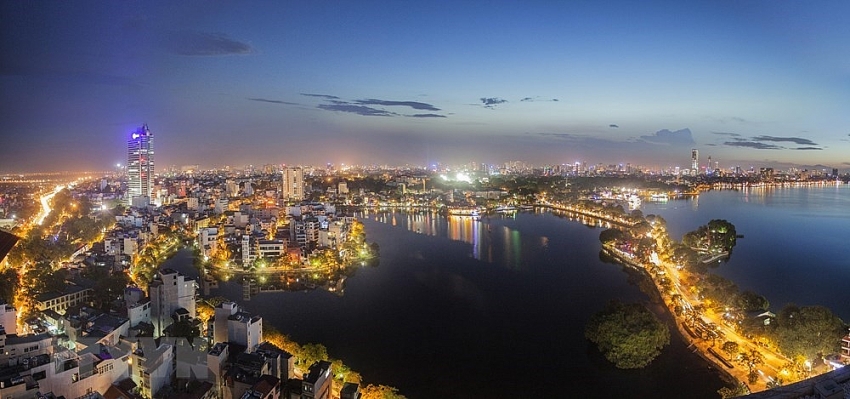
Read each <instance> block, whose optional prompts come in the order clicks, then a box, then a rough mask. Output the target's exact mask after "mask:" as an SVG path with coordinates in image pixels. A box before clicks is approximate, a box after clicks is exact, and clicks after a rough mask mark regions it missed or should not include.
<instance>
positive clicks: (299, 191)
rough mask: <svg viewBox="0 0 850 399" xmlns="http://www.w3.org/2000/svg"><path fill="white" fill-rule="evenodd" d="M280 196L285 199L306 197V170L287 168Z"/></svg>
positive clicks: (297, 199)
mask: <svg viewBox="0 0 850 399" xmlns="http://www.w3.org/2000/svg"><path fill="white" fill-rule="evenodd" d="M282 175H283V181H282V183H281V190H280V196H281V197H282V198H283V199H285V200H296V201H301V200H303V199H304V171H303V170H302V169H301V168H286V169H284V170H283V172H282Z"/></svg>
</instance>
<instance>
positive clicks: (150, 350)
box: [129, 340, 174, 398]
mask: <svg viewBox="0 0 850 399" xmlns="http://www.w3.org/2000/svg"><path fill="white" fill-rule="evenodd" d="M130 359H131V361H130V364H131V366H130V370H129V373H130V378H132V379H133V382H135V383H136V385H137V386H138V387H139V388H140V390H141V393H142V396H144V397H147V398H150V397H153V395H154V394H156V393H157V392H159V390H160V389H162V387H164V386H165V385H167V384H169V383H170V382H171V374H172V372H173V371H174V367H173V360H174V346H173V345H171V344H169V343H165V342H164V341H163V342H162V343H160V345H159V346H157V345H156V344H155V341H153V340H146V341H145V342H144V344H142V343H141V342H137V343H136V344H135V345H134V348H133V353H132V355H131V356H130Z"/></svg>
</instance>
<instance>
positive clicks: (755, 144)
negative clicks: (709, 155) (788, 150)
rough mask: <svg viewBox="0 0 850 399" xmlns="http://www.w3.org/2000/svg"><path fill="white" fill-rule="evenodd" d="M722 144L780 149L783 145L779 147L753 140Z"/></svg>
mask: <svg viewBox="0 0 850 399" xmlns="http://www.w3.org/2000/svg"><path fill="white" fill-rule="evenodd" d="M723 145H728V146H730V147H746V148H754V149H757V150H781V149H783V148H784V147H780V146H778V145H775V144H765V143H760V142H755V141H744V140H741V141H727V142H725V143H723Z"/></svg>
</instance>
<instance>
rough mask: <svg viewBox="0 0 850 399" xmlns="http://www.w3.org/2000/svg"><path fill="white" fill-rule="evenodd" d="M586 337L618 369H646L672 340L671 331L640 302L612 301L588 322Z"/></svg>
mask: <svg viewBox="0 0 850 399" xmlns="http://www.w3.org/2000/svg"><path fill="white" fill-rule="evenodd" d="M584 335H585V337H587V339H589V340H591V341H592V342H594V343H596V344H597V346H598V347H599V350H600V351H601V352H602V353H603V354H604V355H605V358H606V359H608V360H609V361H611V362H612V363H614V365H615V366H617V367H618V368H623V369H633V368H642V367H645V366H646V365H648V364H649V363H650V362H652V360H653V359H655V358H656V357H657V356H658V355H659V354H660V353H661V349H662V348H664V347H665V346H666V345H667V344H669V343H670V330H669V329H668V328H667V326H666V325H665V324H664V323H662V322H661V321H659V320H658V319H657V318H656V317H655V315H653V314H652V313H651V312H650V311H649V310H647V309H646V308H645V307H644V306H642V305H640V304H623V303H621V302H619V301H611V302H609V303H608V305H607V306H606V307H605V309H603V310H602V311H600V312H599V313H597V314H595V315H594V316H593V317H592V318H591V319H590V322H588V324H587V327H586V328H585V332H584Z"/></svg>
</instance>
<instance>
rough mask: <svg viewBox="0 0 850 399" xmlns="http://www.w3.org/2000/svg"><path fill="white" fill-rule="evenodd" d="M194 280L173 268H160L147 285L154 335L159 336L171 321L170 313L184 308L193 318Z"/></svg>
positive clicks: (194, 315)
mask: <svg viewBox="0 0 850 399" xmlns="http://www.w3.org/2000/svg"><path fill="white" fill-rule="evenodd" d="M195 293H196V286H195V280H194V279H192V278H189V277H186V276H184V275H183V274H181V273H178V272H177V271H175V270H173V269H162V270H160V271H159V273H157V275H156V277H154V279H153V281H151V283H150V285H149V286H148V295H149V296H150V301H151V302H150V305H151V306H150V317H151V323H152V324H153V326H154V336H157V337H158V336H160V335H162V334H163V331H164V330H165V328H166V327H168V326H169V325H171V324H172V323H173V319H172V317H171V316H172V314H174V313H175V312H177V310H178V309H181V308H182V309H185V310H186V313H187V314H188V317H189V318H190V319H194V318H195V317H197V315H196V313H195Z"/></svg>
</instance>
